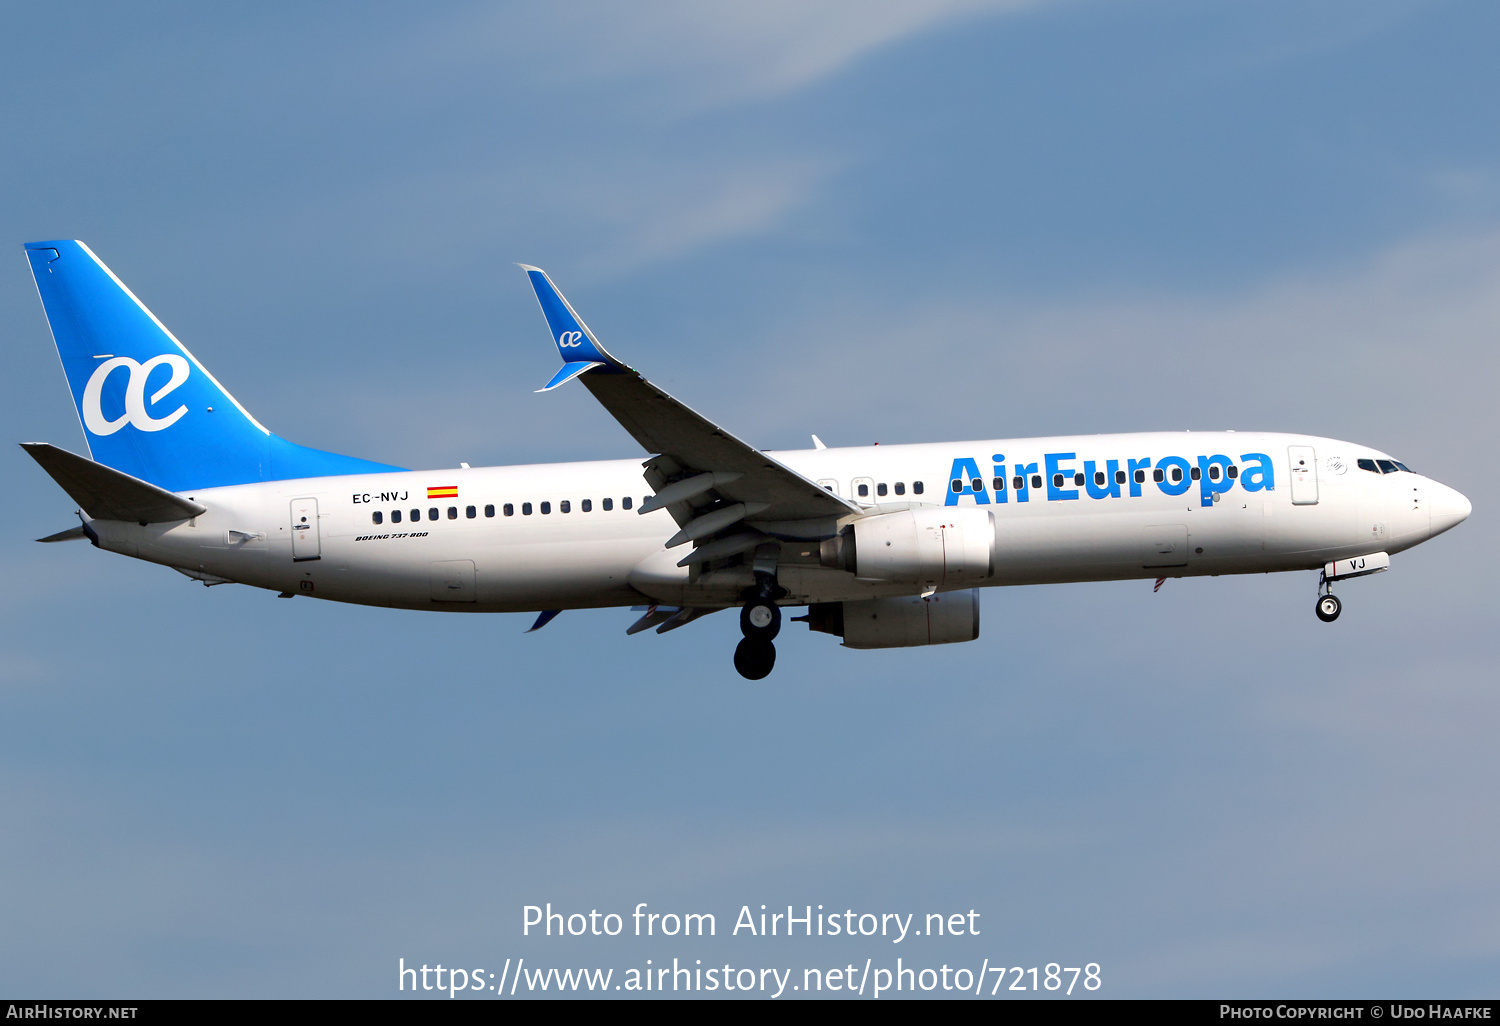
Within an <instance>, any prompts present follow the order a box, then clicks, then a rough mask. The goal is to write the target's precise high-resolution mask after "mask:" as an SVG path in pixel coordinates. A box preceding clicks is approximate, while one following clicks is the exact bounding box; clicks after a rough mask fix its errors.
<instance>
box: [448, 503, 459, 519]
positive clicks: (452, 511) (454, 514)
mask: <svg viewBox="0 0 1500 1026" xmlns="http://www.w3.org/2000/svg"><path fill="white" fill-rule="evenodd" d="M448 519H449V520H457V519H458V507H457V506H449V507H448Z"/></svg>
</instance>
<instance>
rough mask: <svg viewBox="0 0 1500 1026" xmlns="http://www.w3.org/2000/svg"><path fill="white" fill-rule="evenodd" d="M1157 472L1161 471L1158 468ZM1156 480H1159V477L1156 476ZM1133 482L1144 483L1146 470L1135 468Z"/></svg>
mask: <svg viewBox="0 0 1500 1026" xmlns="http://www.w3.org/2000/svg"><path fill="white" fill-rule="evenodd" d="M1157 473H1158V474H1160V473H1161V471H1159V470H1158V471H1157ZM1157 480H1158V481H1160V480H1161V478H1159V477H1158V478H1157ZM1135 483H1136V484H1145V483H1146V472H1145V471H1144V470H1137V471H1136V472H1135Z"/></svg>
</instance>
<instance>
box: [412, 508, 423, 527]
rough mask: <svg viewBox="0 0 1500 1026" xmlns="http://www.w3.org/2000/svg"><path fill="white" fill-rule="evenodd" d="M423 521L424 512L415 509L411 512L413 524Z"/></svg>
mask: <svg viewBox="0 0 1500 1026" xmlns="http://www.w3.org/2000/svg"><path fill="white" fill-rule="evenodd" d="M421 519H422V511H421V510H419V509H414V510H412V511H411V522H412V523H414V524H415V523H416V522H417V521H419V520H421Z"/></svg>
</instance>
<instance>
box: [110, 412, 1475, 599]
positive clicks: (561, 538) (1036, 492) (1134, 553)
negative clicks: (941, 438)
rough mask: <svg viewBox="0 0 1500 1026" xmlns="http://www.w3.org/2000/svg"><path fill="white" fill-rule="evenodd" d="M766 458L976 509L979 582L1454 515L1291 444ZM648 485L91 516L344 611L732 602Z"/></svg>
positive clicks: (1141, 569) (425, 474) (1281, 555)
mask: <svg viewBox="0 0 1500 1026" xmlns="http://www.w3.org/2000/svg"><path fill="white" fill-rule="evenodd" d="M1251 455H1255V456H1257V458H1256V459H1251V458H1250V456H1251ZM774 456H775V458H776V459H778V460H780V461H781V462H782V463H784V464H786V465H787V466H789V467H791V468H792V469H793V470H796V471H797V472H799V473H800V474H802V475H804V476H805V477H807V478H809V479H811V480H814V481H817V482H818V483H819V484H822V485H824V486H825V487H829V488H831V489H832V490H834V491H836V492H837V493H838V494H839V495H841V496H843V497H845V498H848V499H851V500H853V501H855V502H857V503H859V504H861V505H869V506H871V507H874V509H873V510H872V512H883V511H885V510H887V509H889V510H892V511H894V510H900V509H906V508H910V506H911V505H912V504H923V505H937V506H943V505H945V504H946V505H960V506H972V505H975V504H979V505H984V506H987V508H988V509H989V510H990V511H991V512H992V513H993V515H994V529H995V539H994V549H993V553H994V572H993V575H992V576H991V577H989V578H988V579H986V580H984V581H982V582H979V583H981V584H983V585H1011V584H1040V583H1054V582H1065V581H1099V580H1119V579H1128V578H1152V577H1181V576H1195V575H1204V574H1235V573H1259V572H1268V571H1278V570H1301V569H1311V568H1316V567H1319V566H1322V565H1323V564H1325V563H1327V562H1329V561H1332V560H1337V559H1343V558H1349V557H1353V556H1359V555H1363V554H1367V553H1373V552H1386V553H1395V552H1398V551H1400V550H1402V549H1406V548H1410V547H1411V546H1413V545H1416V544H1417V543H1419V542H1421V541H1424V540H1426V539H1427V538H1430V537H1432V536H1433V535H1435V534H1438V533H1440V532H1442V531H1444V530H1446V529H1448V528H1449V527H1451V526H1453V525H1454V524H1456V523H1458V522H1459V521H1460V520H1462V519H1463V517H1464V516H1465V515H1466V514H1467V512H1468V503H1467V501H1466V500H1464V499H1463V497H1462V496H1461V495H1459V494H1458V493H1457V492H1455V491H1453V490H1452V489H1450V488H1448V487H1446V486H1445V485H1442V484H1439V483H1437V482H1435V481H1431V480H1429V479H1427V478H1425V477H1422V476H1421V475H1419V474H1415V473H1409V472H1400V473H1376V472H1371V471H1367V470H1363V469H1360V468H1359V466H1358V461H1359V460H1360V459H1365V460H1366V461H1369V460H1373V459H1385V458H1386V455H1385V454H1384V453H1378V452H1375V451H1374V450H1371V449H1369V448H1368V447H1366V446H1360V445H1354V444H1351V443H1347V442H1339V441H1334V440H1332V439H1326V438H1313V437H1308V436H1303V435H1284V434H1267V433H1256V432H1241V433H1236V432H1223V433H1218V432H1211V433H1199V432H1172V433H1166V432H1160V433H1150V434H1125V435H1089V436H1072V437H1057V438H1031V439H1003V440H991V441H982V442H953V443H937V444H930V445H892V446H870V447H860V448H841V449H813V450H802V451H795V452H778V453H775V454H774ZM997 456H1002V457H1004V458H1003V459H999V460H997V459H996V457H997ZM1174 457H1175V458H1176V459H1175V460H1174V459H1173V458H1174ZM1215 457H1219V460H1218V461H1215V460H1214V458H1215ZM1261 457H1263V458H1264V459H1266V460H1269V465H1267V466H1262V462H1263V460H1262V459H1261ZM1309 457H1310V461H1309ZM1299 458H1300V459H1301V460H1302V462H1303V465H1302V466H1301V467H1298V466H1296V465H1295V464H1296V461H1297V460H1298V459H1299ZM1205 461H1207V462H1205ZM1230 466H1233V467H1234V471H1235V476H1234V477H1233V478H1231V477H1230V476H1229V469H1228V468H1229V467H1230ZM1158 470H1161V471H1163V480H1162V481H1160V482H1158V481H1156V480H1155V479H1154V476H1155V474H1156V472H1157V471H1158ZM1174 470H1175V471H1178V472H1179V473H1180V474H1181V480H1179V481H1173V480H1172V472H1173V471H1174ZM1193 470H1199V471H1200V472H1201V473H1200V477H1201V478H1202V479H1197V480H1195V479H1193V477H1192V474H1191V472H1192V471H1193ZM1210 474H1212V475H1214V477H1215V478H1216V479H1215V480H1213V481H1208V480H1206V479H1207V478H1208V476H1209V475H1210ZM1079 475H1084V478H1083V480H1081V481H1080V478H1079ZM955 477H956V478H957V479H958V480H959V481H960V482H961V485H962V487H961V490H960V491H959V492H955V491H954V487H953V482H954V480H955ZM997 478H998V479H1000V480H1001V481H1002V482H1003V487H1002V488H999V489H997V488H995V482H996V479H997ZM1017 478H1020V479H1021V483H1022V485H1023V487H1021V488H1019V489H1017V488H1016V487H1015V485H1016V482H1017ZM1122 479H1123V480H1122ZM1141 479H1143V480H1141ZM1101 480H1102V484H1101V483H1100V482H1101ZM976 482H977V483H978V487H977V489H976V487H975V485H976ZM1059 482H1060V483H1059ZM919 483H920V484H919ZM898 485H899V486H900V489H899V491H900V494H898V493H897V491H898V489H897V486H898ZM861 487H863V488H864V489H865V491H864V492H861V490H860V489H861ZM919 488H920V493H919V492H918V489H919ZM429 489H433V490H435V491H434V492H433V494H434V495H435V496H441V497H433V498H429V497H428V496H429ZM451 489H456V495H455V494H454V493H453V492H452V491H451ZM445 490H446V491H445ZM649 491H650V489H649V488H648V487H647V486H646V484H645V482H644V481H643V479H642V473H641V462H640V461H639V460H612V461H601V462H591V463H565V464H547V465H535V466H514V467H487V468H473V469H469V468H464V469H459V470H435V471H404V472H391V473H378V474H370V475H352V476H340V477H323V478H306V479H300V480H289V481H274V482H268V483H264V484H248V485H238V486H234V487H226V488H212V489H203V490H199V491H187V492H182V493H181V494H182V495H184V496H188V497H190V498H192V499H193V500H194V501H195V502H197V503H199V504H201V505H203V506H204V507H206V508H207V512H206V513H204V514H202V515H200V516H198V517H196V518H194V519H193V520H191V521H185V522H178V523H175V524H149V525H145V526H141V525H138V524H131V523H121V522H117V521H94V522H92V525H91V526H92V529H93V530H94V532H95V533H96V534H97V535H98V537H99V543H100V545H101V546H102V547H104V548H106V549H109V550H111V551H115V552H121V553H125V554H127V555H130V556H136V557H139V558H141V559H145V560H149V561H151V562H156V563H162V564H164V565H167V566H172V567H177V568H179V569H183V570H185V571H188V572H190V573H192V574H194V575H197V576H200V577H202V578H204V579H206V580H208V581H209V582H210V583H215V582H216V581H217V580H218V579H222V580H225V581H236V582H239V583H243V584H248V585H253V586H256V587H262V588H270V589H274V590H276V591H279V592H285V593H291V594H302V595H310V596H313V597H316V598H325V599H332V600H335V601H341V602H355V603H363V604H369V605H381V606H395V607H402V608H410V609H437V610H448V611H456V612H457V611H470V612H506V611H526V610H541V609H567V608H582V607H594V606H623V605H632V604H636V603H640V602H642V601H643V599H644V600H649V601H651V602H658V603H663V604H671V605H696V606H706V607H712V606H724V605H733V604H735V603H736V596H737V595H738V594H739V592H740V591H741V590H742V589H743V588H745V587H746V586H747V585H749V584H750V583H751V581H752V576H751V571H750V570H749V568H748V567H743V566H731V567H729V568H727V569H723V570H718V571H713V572H709V573H706V574H705V573H702V572H701V571H700V570H698V569H697V568H696V567H695V568H693V569H692V570H689V569H682V568H679V567H678V566H677V565H676V564H677V562H678V561H679V560H680V559H681V558H682V556H684V555H685V554H686V553H687V552H688V551H690V549H691V545H687V546H682V547H678V548H673V549H670V550H668V549H665V548H664V543H665V542H666V540H667V539H668V538H669V537H671V535H672V534H673V533H674V532H675V531H676V530H677V524H676V523H675V522H674V521H673V520H672V518H671V516H669V514H668V513H667V512H665V511H658V512H653V513H648V514H646V515H644V516H642V515H639V514H638V513H637V510H638V508H639V506H640V504H641V502H642V500H643V498H644V497H645V496H646V495H647V494H649ZM1174 492H1175V493H1176V494H1173V493H1174ZM627 500H628V502H627ZM627 505H628V506H629V507H631V508H628V509H627V508H626V506H627ZM606 507H608V508H606ZM528 510H529V512H527V511H528ZM544 510H545V512H544ZM433 511H436V517H435V518H434V517H433V515H432V513H433ZM507 511H508V512H509V515H507ZM377 521H378V522H377ZM809 537H811V535H809ZM294 539H295V540H294ZM778 574H779V582H780V584H781V586H782V587H784V588H786V589H787V591H788V592H789V594H788V595H787V596H786V597H785V598H784V599H783V600H782V602H783V604H786V605H801V604H805V603H810V602H837V601H848V600H856V599H865V598H875V597H881V596H888V595H897V594H914V593H915V591H916V589H914V588H913V587H911V586H910V585H909V584H902V583H899V582H897V583H893V582H882V581H873V580H865V579H860V578H857V577H855V576H854V575H853V574H852V573H849V572H846V571H844V570H840V569H834V568H829V567H825V566H823V565H820V562H819V547H818V541H817V540H816V538H815V537H813V538H812V540H804V541H797V540H787V541H784V542H783V545H782V550H781V554H780V562H779V568H778Z"/></svg>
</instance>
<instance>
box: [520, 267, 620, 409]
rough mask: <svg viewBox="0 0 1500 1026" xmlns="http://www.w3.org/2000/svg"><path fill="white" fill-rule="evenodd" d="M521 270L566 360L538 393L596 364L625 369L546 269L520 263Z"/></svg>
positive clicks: (570, 379)
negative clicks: (528, 280) (607, 350)
mask: <svg viewBox="0 0 1500 1026" xmlns="http://www.w3.org/2000/svg"><path fill="white" fill-rule="evenodd" d="M517 266H519V267H520V268H521V270H523V271H525V272H526V277H527V278H529V279H530V280H531V287H532V289H533V290H534V291H535V292H536V301H537V302H538V303H540V304H541V307H542V316H544V317H546V318H547V327H548V328H550V329H551V330H552V340H553V341H554V342H556V343H557V354H558V355H559V356H561V357H562V359H563V367H562V369H561V370H560V371H558V372H557V373H556V374H554V375H553V376H552V380H551V381H549V382H547V384H546V385H544V386H542V387H541V388H539V389H537V391H538V392H548V391H551V390H552V389H554V388H556V387H557V386H559V385H563V384H566V383H568V382H569V381H572V380H573V379H574V378H576V377H578V375H580V374H582V373H584V372H585V371H590V370H593V369H594V368H595V367H605V368H608V369H610V370H624V369H625V365H624V364H622V363H620V361H619V360H616V359H615V358H614V357H613V356H610V355H609V353H608V352H606V351H605V349H604V347H603V346H601V345H600V344H599V340H598V339H597V338H595V337H594V333H593V332H592V331H590V330H589V327H588V325H587V324H584V323H583V318H581V317H579V316H578V314H577V313H576V312H575V311H574V310H573V307H572V306H571V305H569V303H568V301H567V300H566V299H564V298H563V294H562V293H561V292H559V291H557V286H556V285H553V284H552V279H551V278H548V277H547V272H546V271H544V270H542V269H541V268H540V267H532V266H531V265H530V264H518V265H517Z"/></svg>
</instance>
